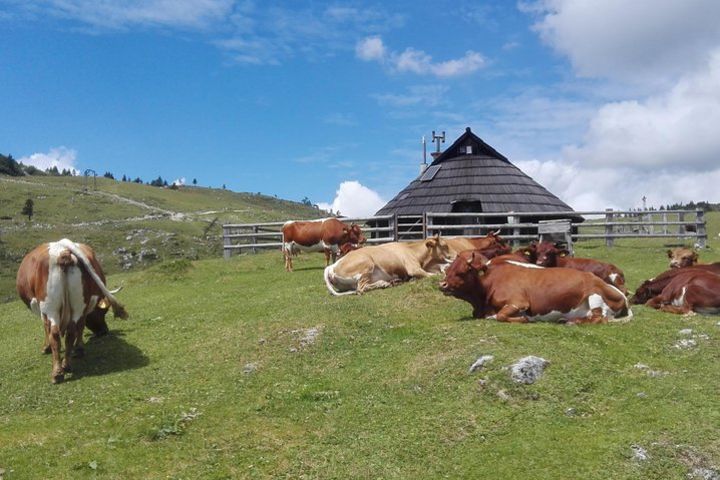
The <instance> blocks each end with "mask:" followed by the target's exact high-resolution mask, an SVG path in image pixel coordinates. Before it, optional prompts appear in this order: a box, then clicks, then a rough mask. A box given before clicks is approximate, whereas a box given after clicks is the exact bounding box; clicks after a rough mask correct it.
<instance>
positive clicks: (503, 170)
mask: <svg viewBox="0 0 720 480" xmlns="http://www.w3.org/2000/svg"><path fill="white" fill-rule="evenodd" d="M433 167H439V168H438V169H437V173H435V174H434V176H432V179H429V180H428V178H429V175H428V176H425V178H423V175H422V174H421V175H419V176H418V177H417V178H416V179H415V180H413V181H412V182H411V183H410V184H409V185H408V186H407V187H405V188H404V189H403V190H402V191H401V192H400V193H398V194H397V195H396V196H395V198H393V199H392V200H390V201H389V202H388V203H387V204H386V205H385V206H384V207H383V208H381V209H380V210H379V211H378V212H377V213H376V215H387V214H392V213H397V214H398V215H419V214H422V213H423V212H437V213H442V212H451V211H452V207H453V204H454V203H456V202H481V205H482V211H483V212H487V213H493V212H503V213H505V212H509V211H514V212H538V213H541V212H549V211H552V212H557V211H569V212H572V211H573V210H572V208H570V206H568V205H567V204H566V203H565V202H563V201H562V200H560V199H559V198H557V197H556V196H555V195H553V194H552V193H550V192H549V191H548V190H547V189H545V187H543V186H542V185H540V184H539V183H537V182H536V181H535V180H533V179H532V178H530V177H529V176H528V175H526V174H525V173H523V171H522V170H520V169H519V168H517V167H516V166H515V165H513V164H512V163H510V161H509V160H508V159H507V158H506V157H505V156H503V155H502V154H500V153H499V152H498V151H497V150H495V149H494V148H492V147H491V146H490V145H488V144H486V143H485V142H483V141H482V140H481V139H480V138H479V137H478V136H476V135H475V134H474V133H472V131H471V130H470V128H467V129H466V130H465V133H464V134H463V135H461V136H460V138H458V139H457V140H456V141H455V143H453V144H452V145H451V146H450V147H448V148H447V149H446V150H445V151H444V152H443V153H442V154H441V155H440V156H438V157H437V158H436V159H435V160H434V161H433V162H432V164H430V166H429V167H428V169H427V170H426V172H428V171H430V172H431V173H432V170H431V169H433Z"/></svg>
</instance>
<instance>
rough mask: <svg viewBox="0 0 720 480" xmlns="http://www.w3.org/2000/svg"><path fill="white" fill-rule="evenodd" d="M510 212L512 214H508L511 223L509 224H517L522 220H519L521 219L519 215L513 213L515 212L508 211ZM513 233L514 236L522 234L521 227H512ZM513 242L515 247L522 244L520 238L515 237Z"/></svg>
mask: <svg viewBox="0 0 720 480" xmlns="http://www.w3.org/2000/svg"><path fill="white" fill-rule="evenodd" d="M508 213H509V214H510V215H508V224H509V225H512V224H515V223H520V222H519V220H520V219H519V218H518V217H516V216H515V215H512V214H513V213H515V212H512V211H510V212H508ZM512 235H513V237H517V235H520V229H519V228H513V229H512ZM512 244H513V248H518V247H519V246H520V239H519V238H513V241H512Z"/></svg>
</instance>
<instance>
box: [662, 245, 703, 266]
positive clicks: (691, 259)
mask: <svg viewBox="0 0 720 480" xmlns="http://www.w3.org/2000/svg"><path fill="white" fill-rule="evenodd" d="M667 256H668V258H669V259H670V268H683V267H690V266H692V265H695V264H697V261H698V254H697V252H696V251H695V250H693V249H692V248H687V247H678V248H673V249H672V250H668V251H667Z"/></svg>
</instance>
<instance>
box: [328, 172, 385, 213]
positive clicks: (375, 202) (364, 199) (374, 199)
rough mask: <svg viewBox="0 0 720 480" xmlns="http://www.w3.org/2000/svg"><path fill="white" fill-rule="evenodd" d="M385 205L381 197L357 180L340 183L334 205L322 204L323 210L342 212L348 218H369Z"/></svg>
mask: <svg viewBox="0 0 720 480" xmlns="http://www.w3.org/2000/svg"><path fill="white" fill-rule="evenodd" d="M385 203H387V202H386V201H385V200H383V199H382V198H381V197H380V195H379V194H378V193H377V192H376V191H374V190H372V189H370V188H368V187H366V186H364V185H362V184H361V183H360V182H358V181H356V180H348V181H344V182H342V183H340V186H339V187H338V189H337V191H336V192H335V199H334V200H333V201H332V203H324V202H321V203H319V204H318V206H319V207H320V208H321V209H323V210H328V211H330V210H332V211H333V212H338V211H339V212H340V213H341V214H342V215H344V216H346V217H369V216H371V215H374V214H375V212H377V211H378V210H380V209H381V208H382V207H383V206H384V205H385Z"/></svg>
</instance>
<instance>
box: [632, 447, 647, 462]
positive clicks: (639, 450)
mask: <svg viewBox="0 0 720 480" xmlns="http://www.w3.org/2000/svg"><path fill="white" fill-rule="evenodd" d="M630 448H631V449H632V451H633V459H634V460H637V461H638V462H644V461H646V460H647V459H648V458H650V456H649V455H648V453H647V450H645V449H644V448H643V447H641V446H640V445H630Z"/></svg>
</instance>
